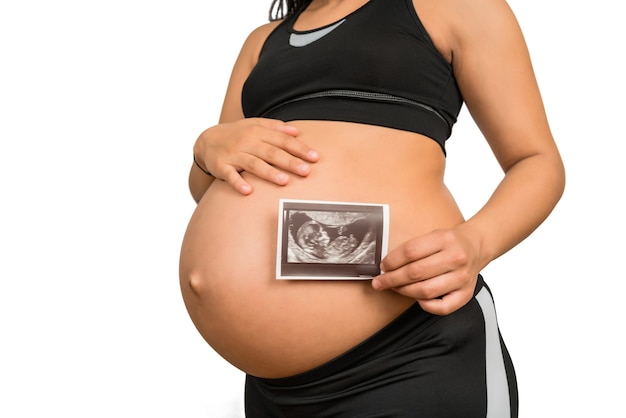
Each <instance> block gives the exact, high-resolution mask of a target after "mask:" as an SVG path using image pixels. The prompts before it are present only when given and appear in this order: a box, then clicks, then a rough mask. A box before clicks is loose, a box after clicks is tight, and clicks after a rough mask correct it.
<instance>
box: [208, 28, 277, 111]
mask: <svg viewBox="0 0 626 418" xmlns="http://www.w3.org/2000/svg"><path fill="white" fill-rule="evenodd" d="M278 24H279V22H278V21H275V22H270V23H267V24H265V25H263V26H260V27H258V28H257V29H255V30H254V31H253V32H252V33H250V35H248V37H247V38H246V41H245V42H244V44H243V46H242V48H241V51H240V52H239V56H238V57H237V60H236V61H235V65H234V66H233V70H232V73H231V76H230V80H229V82H228V88H227V89H226V95H225V97H224V103H223V105H222V112H221V114H220V123H225V122H233V121H235V120H238V119H242V118H243V117H244V115H243V110H242V107H241V91H242V88H243V84H244V83H245V81H246V79H247V78H248V75H249V74H250V71H252V69H253V68H254V66H255V65H256V62H257V60H258V57H259V53H260V51H261V48H262V47H263V44H264V42H265V39H266V38H267V36H268V35H269V34H270V32H271V31H272V30H274V28H275V27H276V26H277V25H278Z"/></svg>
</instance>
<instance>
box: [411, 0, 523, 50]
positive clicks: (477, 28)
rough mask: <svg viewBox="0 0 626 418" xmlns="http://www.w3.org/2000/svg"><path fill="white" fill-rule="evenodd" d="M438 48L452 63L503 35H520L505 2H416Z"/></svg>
mask: <svg viewBox="0 0 626 418" xmlns="http://www.w3.org/2000/svg"><path fill="white" fill-rule="evenodd" d="M413 4H414V6H415V10H416V11H417V13H418V15H419V16H420V19H421V20H422V22H423V23H424V26H425V27H426V30H427V31H428V32H429V34H430V36H431V38H432V39H433V42H434V43H435V46H436V47H437V49H438V50H439V51H440V52H441V54H442V55H444V57H446V58H447V59H448V60H449V61H452V60H453V57H455V56H458V55H460V54H462V53H464V52H466V51H471V50H472V49H473V48H480V47H481V45H482V47H484V46H485V45H486V44H488V43H489V42H493V41H497V38H498V37H499V36H500V37H501V36H503V35H504V36H511V35H513V36H517V34H518V33H519V32H520V30H519V27H518V24H517V20H516V19H515V16H514V14H513V11H512V10H511V8H510V7H509V5H508V3H507V2H506V1H505V0H438V1H430V0H413Z"/></svg>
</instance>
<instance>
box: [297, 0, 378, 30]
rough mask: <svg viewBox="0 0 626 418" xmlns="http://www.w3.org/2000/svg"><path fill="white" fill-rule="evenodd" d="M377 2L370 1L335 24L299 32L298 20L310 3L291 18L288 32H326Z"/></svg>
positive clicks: (331, 23)
mask: <svg viewBox="0 0 626 418" xmlns="http://www.w3.org/2000/svg"><path fill="white" fill-rule="evenodd" d="M375 1H376V0H368V1H367V2H365V3H364V4H363V5H361V6H359V7H358V8H356V9H354V10H353V11H351V12H350V13H348V14H347V15H345V16H344V17H342V18H340V19H337V20H335V21H334V22H330V23H328V24H326V25H322V26H318V27H316V28H312V29H304V30H298V29H296V28H295V27H294V26H295V25H296V24H297V22H298V19H299V18H300V15H301V14H302V12H304V11H305V10H306V9H307V8H308V7H309V5H310V4H311V2H309V3H308V4H307V5H306V6H305V7H303V8H302V9H300V10H299V11H298V12H297V13H296V14H294V15H293V17H292V18H291V22H290V23H289V25H288V31H289V33H313V32H317V31H320V30H324V29H326V28H329V27H331V26H334V25H337V24H339V23H340V22H343V21H344V20H346V19H348V18H349V17H351V16H353V15H355V14H357V13H359V12H360V11H361V10H363V9H365V8H367V6H369V5H370V4H372V3H374V2H375Z"/></svg>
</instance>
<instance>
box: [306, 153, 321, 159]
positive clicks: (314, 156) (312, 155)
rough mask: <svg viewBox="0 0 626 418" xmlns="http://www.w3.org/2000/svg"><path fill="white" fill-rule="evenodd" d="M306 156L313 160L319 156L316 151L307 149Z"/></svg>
mask: <svg viewBox="0 0 626 418" xmlns="http://www.w3.org/2000/svg"><path fill="white" fill-rule="evenodd" d="M308 156H309V158H311V159H313V160H317V159H318V158H319V157H320V155H319V154H318V153H317V151H309V153H308Z"/></svg>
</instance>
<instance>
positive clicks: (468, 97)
mask: <svg viewBox="0 0 626 418" xmlns="http://www.w3.org/2000/svg"><path fill="white" fill-rule="evenodd" d="M445 3H447V4H449V5H450V7H453V9H454V10H450V11H449V12H450V16H452V18H451V20H450V22H451V25H450V32H449V33H450V39H451V43H450V46H451V57H452V66H453V68H454V72H455V76H456V78H457V82H458V84H459V88H460V89H461V92H462V94H463V98H464V100H465V103H466V105H467V108H468V110H469V111H470V113H471V115H472V117H473V118H474V120H475V121H476V124H477V125H478V127H479V128H480V130H481V132H482V133H483V135H484V136H485V138H486V140H487V141H488V143H489V145H490V147H491V149H492V150H493V152H494V155H495V156H496V158H497V160H498V162H499V163H500V165H501V166H502V168H503V169H504V170H505V171H506V170H507V169H508V168H510V167H511V166H512V165H513V164H515V163H516V162H518V161H520V160H522V159H524V158H526V157H528V156H532V155H536V154H547V153H557V151H556V146H555V144H554V140H553V138H552V134H551V132H550V128H549V125H548V121H547V118H546V115H545V109H544V106H543V102H542V99H541V95H540V92H539V88H538V85H537V81H536V79H535V75H534V71H533V68H532V64H531V59H530V55H529V52H528V49H527V46H526V42H525V40H524V37H523V34H522V31H521V29H520V27H519V25H518V22H517V20H516V18H515V16H514V14H513V12H512V11H511V9H510V8H509V6H508V4H507V3H506V2H505V0H472V1H470V0H450V1H449V2H445Z"/></svg>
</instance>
